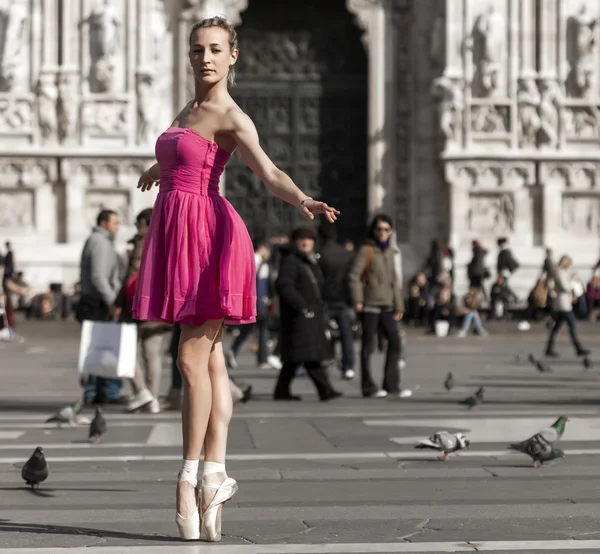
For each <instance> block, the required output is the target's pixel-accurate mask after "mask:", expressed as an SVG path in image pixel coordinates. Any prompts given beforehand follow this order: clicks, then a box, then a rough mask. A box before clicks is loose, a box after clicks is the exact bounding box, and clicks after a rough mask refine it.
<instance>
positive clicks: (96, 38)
mask: <svg viewBox="0 0 600 554" xmlns="http://www.w3.org/2000/svg"><path fill="white" fill-rule="evenodd" d="M82 24H87V25H89V53H90V73H89V76H88V86H89V90H90V92H114V91H115V90H116V88H117V85H118V83H117V78H116V71H117V68H118V62H119V55H120V50H121V48H122V46H123V39H122V36H121V27H122V22H121V18H120V16H119V13H118V11H117V10H116V9H115V6H114V5H113V3H112V0H97V3H96V6H95V7H94V8H93V9H92V11H91V12H90V14H89V15H88V17H87V18H86V19H84V20H83V21H82Z"/></svg>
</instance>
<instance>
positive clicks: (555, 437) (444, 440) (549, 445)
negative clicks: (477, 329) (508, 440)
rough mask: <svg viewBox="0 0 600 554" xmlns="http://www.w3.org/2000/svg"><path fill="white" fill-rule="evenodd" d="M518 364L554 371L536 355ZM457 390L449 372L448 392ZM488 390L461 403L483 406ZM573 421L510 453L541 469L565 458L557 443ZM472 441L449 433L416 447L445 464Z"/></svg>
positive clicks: (556, 425) (559, 424) (519, 357)
mask: <svg viewBox="0 0 600 554" xmlns="http://www.w3.org/2000/svg"><path fill="white" fill-rule="evenodd" d="M515 361H516V362H517V363H526V362H529V363H530V364H531V365H533V366H534V367H535V368H536V369H537V370H538V371H540V372H541V373H547V372H550V371H552V368H550V367H548V366H546V365H545V364H544V363H542V362H541V361H540V360H538V359H537V358H536V357H535V356H534V355H533V354H529V355H525V354H523V353H520V354H517V357H516V360H515ZM583 366H584V368H585V369H586V370H587V369H589V368H591V367H592V362H591V360H590V359H589V358H588V357H587V356H586V357H585V359H584V361H583ZM455 386H456V381H455V379H454V375H452V372H449V373H448V375H446V378H445V379H444V388H445V389H446V390H447V391H448V392H449V391H451V390H452V389H453V388H454V387H455ZM484 392H485V389H484V388H483V387H479V388H478V389H477V390H476V391H475V392H474V393H473V394H472V395H470V396H468V397H467V398H465V399H464V400H461V401H460V404H461V405H463V406H467V408H468V409H469V410H472V409H473V408H476V407H477V406H479V405H480V404H481V403H482V402H483V397H484ZM567 421H569V418H567V417H565V416H561V417H559V418H558V419H557V420H556V421H555V422H554V423H553V424H552V425H551V426H550V427H548V428H547V429H544V430H543V431H540V432H539V433H536V434H535V435H533V436H532V437H530V438H528V439H527V440H524V441H522V442H518V443H514V444H509V445H508V449H509V450H513V451H516V452H521V453H523V454H526V455H527V456H529V457H530V458H531V459H532V460H533V467H534V468H537V467H540V466H542V465H543V464H544V462H550V461H552V460H556V459H558V458H564V457H565V453H564V451H563V450H561V449H560V448H556V443H557V442H558V441H559V440H560V439H561V438H562V436H563V433H564V432H565V428H566V425H567ZM470 446H471V441H470V440H469V439H468V438H467V436H466V435H464V434H463V433H450V432H449V431H438V432H437V433H434V434H433V435H431V437H429V438H427V439H423V440H419V441H417V443H416V444H415V445H414V447H415V448H419V449H432V450H437V451H439V452H441V459H442V460H444V461H445V462H448V461H450V459H449V458H448V454H452V453H453V452H458V451H459V450H463V449H465V448H470Z"/></svg>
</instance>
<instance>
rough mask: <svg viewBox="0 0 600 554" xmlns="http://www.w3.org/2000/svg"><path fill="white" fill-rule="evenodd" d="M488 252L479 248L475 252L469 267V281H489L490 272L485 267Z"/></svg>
mask: <svg viewBox="0 0 600 554" xmlns="http://www.w3.org/2000/svg"><path fill="white" fill-rule="evenodd" d="M486 255H487V250H485V249H483V248H477V249H476V250H474V251H473V258H472V259H471V262H470V263H469V265H468V267H467V275H468V277H469V279H488V278H489V276H490V272H489V270H488V269H487V267H485V257H486Z"/></svg>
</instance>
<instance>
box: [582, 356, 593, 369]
mask: <svg viewBox="0 0 600 554" xmlns="http://www.w3.org/2000/svg"><path fill="white" fill-rule="evenodd" d="M593 365H594V364H593V363H592V360H590V358H589V356H586V357H585V358H583V367H584V368H585V369H590V368H591V367H593Z"/></svg>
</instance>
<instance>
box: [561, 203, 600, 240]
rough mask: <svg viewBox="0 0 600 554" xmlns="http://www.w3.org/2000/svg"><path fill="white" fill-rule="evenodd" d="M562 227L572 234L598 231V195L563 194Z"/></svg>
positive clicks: (599, 224)
mask: <svg viewBox="0 0 600 554" xmlns="http://www.w3.org/2000/svg"><path fill="white" fill-rule="evenodd" d="M562 228H563V229H564V230H565V231H567V232H569V233H572V234H574V235H575V234H579V233H583V234H587V233H594V234H598V233H599V232H600V196H598V195H593V196H591V195H589V196H573V195H563V198H562Z"/></svg>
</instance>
